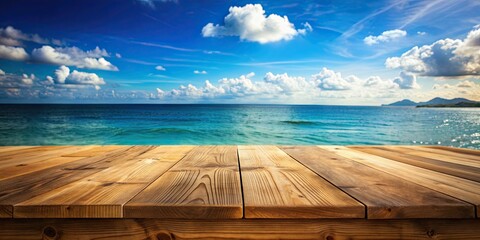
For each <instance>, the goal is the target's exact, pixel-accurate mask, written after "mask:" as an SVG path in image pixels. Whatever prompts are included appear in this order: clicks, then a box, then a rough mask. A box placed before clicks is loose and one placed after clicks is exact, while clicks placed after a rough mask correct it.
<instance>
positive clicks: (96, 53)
mask: <svg viewBox="0 0 480 240" xmlns="http://www.w3.org/2000/svg"><path fill="white" fill-rule="evenodd" d="M108 56H109V54H108V52H107V51H106V50H105V49H100V48H99V47H96V48H95V49H93V50H89V51H83V50H81V49H80V48H77V47H65V48H61V47H57V48H53V47H51V46H43V47H41V48H36V49H34V50H33V51H32V59H33V60H35V61H38V62H42V63H50V64H56V65H67V66H76V67H78V68H90V69H101V70H110V71H118V68H117V67H116V66H114V65H113V64H111V63H110V62H109V61H107V60H106V59H105V58H104V57H108Z"/></svg>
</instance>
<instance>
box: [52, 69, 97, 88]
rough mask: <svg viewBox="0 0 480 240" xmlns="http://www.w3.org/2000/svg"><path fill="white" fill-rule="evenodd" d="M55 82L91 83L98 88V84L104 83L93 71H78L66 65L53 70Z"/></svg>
mask: <svg viewBox="0 0 480 240" xmlns="http://www.w3.org/2000/svg"><path fill="white" fill-rule="evenodd" d="M55 76H56V78H55V79H54V81H55V83H57V84H72V85H93V86H95V87H96V88H98V86H99V85H104V84H105V81H104V80H103V78H101V77H99V76H98V75H97V74H95V73H87V72H79V71H77V70H73V71H72V72H70V69H69V68H68V67H66V66H60V67H59V68H58V69H57V70H56V71H55Z"/></svg>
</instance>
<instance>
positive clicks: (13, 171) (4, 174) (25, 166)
mask: <svg viewBox="0 0 480 240" xmlns="http://www.w3.org/2000/svg"><path fill="white" fill-rule="evenodd" d="M82 158H83V157H53V158H48V159H45V160H43V159H41V160H39V161H35V160H32V161H28V162H22V163H19V164H17V165H14V166H8V167H2V168H0V180H4V179H9V178H13V177H16V176H20V175H24V174H28V173H31V172H35V171H39V170H42V169H45V168H49V167H53V166H57V165H61V164H65V163H68V162H73V161H77V160H80V159H82Z"/></svg>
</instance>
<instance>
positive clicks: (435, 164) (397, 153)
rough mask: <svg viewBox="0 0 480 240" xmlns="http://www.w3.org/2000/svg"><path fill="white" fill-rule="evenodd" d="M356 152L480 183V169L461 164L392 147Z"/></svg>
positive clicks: (358, 148)
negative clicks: (416, 154)
mask: <svg viewBox="0 0 480 240" xmlns="http://www.w3.org/2000/svg"><path fill="white" fill-rule="evenodd" d="M352 148H354V149H356V150H359V151H362V152H366V153H370V154H373V155H377V156H380V157H384V158H388V159H392V160H395V161H398V162H402V163H407V164H410V165H413V166H417V167H422V168H426V169H430V170H433V171H437V172H441V173H445V174H449V175H452V176H457V177H461V178H465V179H469V180H473V181H477V182H480V168H475V167H471V166H465V165H461V164H456V163H452V162H445V161H440V160H436V159H431V158H425V157H420V156H415V155H411V154H407V153H406V152H405V151H403V150H401V149H398V148H390V147H380V146H378V147H370V146H362V147H352Z"/></svg>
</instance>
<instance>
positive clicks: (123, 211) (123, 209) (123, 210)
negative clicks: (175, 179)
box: [122, 147, 195, 218]
mask: <svg viewBox="0 0 480 240" xmlns="http://www.w3.org/2000/svg"><path fill="white" fill-rule="evenodd" d="M193 149H195V147H193V148H192V149H190V150H189V151H188V152H186V153H185V154H184V155H183V157H182V158H180V159H178V160H177V162H175V164H173V165H172V166H170V167H169V168H168V169H167V170H165V171H164V172H163V173H162V174H160V175H158V177H157V178H155V179H153V180H152V181H150V183H148V184H146V185H145V187H144V188H142V190H140V191H138V192H137V193H136V194H134V195H133V196H132V197H131V198H130V199H128V201H125V203H123V204H122V218H124V217H125V208H124V206H125V204H127V203H128V202H130V201H131V200H132V199H134V198H135V197H136V196H137V195H138V194H140V193H141V192H143V190H145V189H146V188H147V187H148V186H150V185H151V184H153V183H154V182H155V181H157V179H159V178H160V177H161V176H163V174H165V173H166V172H168V171H169V170H170V169H172V168H173V167H174V166H175V165H177V164H178V163H179V162H180V161H182V160H183V159H184V158H185V157H186V156H187V155H188V153H190V152H191V151H192V150H193Z"/></svg>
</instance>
